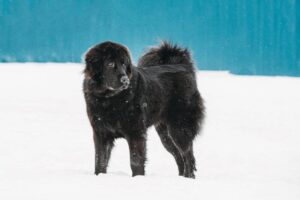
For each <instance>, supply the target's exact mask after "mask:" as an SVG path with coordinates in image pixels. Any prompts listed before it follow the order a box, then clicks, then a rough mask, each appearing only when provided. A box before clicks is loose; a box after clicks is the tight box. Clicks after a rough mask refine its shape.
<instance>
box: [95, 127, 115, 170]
mask: <svg viewBox="0 0 300 200" xmlns="http://www.w3.org/2000/svg"><path fill="white" fill-rule="evenodd" d="M93 138H94V144H95V174H96V175H98V174H99V173H106V170H107V166H108V162H109V158H110V154H111V150H112V148H113V139H109V138H106V137H104V135H103V134H101V133H100V132H94V137H93Z"/></svg>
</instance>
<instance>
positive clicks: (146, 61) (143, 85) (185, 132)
mask: <svg viewBox="0 0 300 200" xmlns="http://www.w3.org/2000/svg"><path fill="white" fill-rule="evenodd" d="M85 62H86V67H85V70H84V74H85V79H84V84H83V90H84V96H85V100H86V105H87V113H88V117H89V120H90V123H91V125H92V128H93V132H94V134H93V136H94V143H95V174H96V175H98V174H99V173H106V169H107V166H108V162H109V158H110V153H111V150H112V148H113V144H114V140H115V139H116V138H125V139H126V140H127V142H128V144H129V150H130V164H131V169H132V175H133V176H135V175H144V174H145V170H144V168H145V166H144V165H145V161H146V132H147V128H148V127H149V126H152V125H154V126H155V128H156V130H157V132H158V134H159V136H160V139H161V141H162V143H163V145H164V147H165V148H166V149H167V150H168V151H169V152H170V153H171V154H172V155H173V156H174V157H175V160H176V162H177V165H178V169H179V175H182V176H185V177H191V178H194V177H195V175H194V171H195V170H196V166H195V158H194V155H193V140H194V138H195V136H196V135H197V134H198V132H199V129H200V127H201V124H202V121H203V118H204V106H203V101H202V98H201V96H200V94H199V92H198V89H197V85H196V80H195V73H194V67H193V64H192V60H191V57H190V53H189V52H188V50H187V49H182V48H179V47H177V46H176V45H175V46H173V45H171V44H168V43H166V42H165V43H162V44H161V45H160V46H159V47H157V48H152V49H150V50H149V51H148V52H146V54H144V55H143V56H142V57H141V58H140V60H139V63H138V67H134V66H133V65H132V62H131V58H130V54H129V52H128V50H127V48H126V47H124V46H122V45H120V44H116V43H113V42H104V43H101V44H99V45H96V46H94V47H92V48H91V49H89V50H88V52H87V53H86V55H85Z"/></svg>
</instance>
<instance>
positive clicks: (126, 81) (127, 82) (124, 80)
mask: <svg viewBox="0 0 300 200" xmlns="http://www.w3.org/2000/svg"><path fill="white" fill-rule="evenodd" d="M120 81H121V83H123V84H127V85H128V84H129V78H128V77H127V76H122V77H121V79H120Z"/></svg>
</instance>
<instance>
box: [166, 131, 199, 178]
mask: <svg viewBox="0 0 300 200" xmlns="http://www.w3.org/2000/svg"><path fill="white" fill-rule="evenodd" d="M169 128H170V129H169V130H170V135H171V138H172V139H173V141H174V143H175V145H176V146H177V147H178V149H179V151H180V153H181V155H182V158H183V162H184V172H183V176H184V177H188V178H195V174H194V171H196V164H195V157H194V154H193V139H194V137H193V136H192V135H193V134H191V131H192V130H191V129H190V128H189V127H182V126H181V127H180V126H176V125H171V126H169Z"/></svg>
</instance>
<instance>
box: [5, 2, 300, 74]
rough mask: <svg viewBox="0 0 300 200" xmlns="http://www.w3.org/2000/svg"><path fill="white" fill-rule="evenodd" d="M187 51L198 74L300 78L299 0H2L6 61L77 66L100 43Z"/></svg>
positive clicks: (134, 49) (135, 52)
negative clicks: (163, 44) (166, 44)
mask: <svg viewBox="0 0 300 200" xmlns="http://www.w3.org/2000/svg"><path fill="white" fill-rule="evenodd" d="M159 39H167V40H170V41H173V42H175V43H178V44H180V45H183V46H186V47H189V48H190V49H191V50H192V52H193V56H194V58H195V60H196V64H197V66H198V67H199V68H200V69H207V70H229V71H231V72H232V73H237V74H259V75H290V76H300V1H299V0H186V1H184V0H160V1H159V0H151V1H150V0H118V1H117V0H77V1H71V0H0V61H1V62H27V61H30V62H33V61H34V62H80V58H81V55H82V54H83V53H84V52H85V50H86V49H87V48H88V47H90V46H91V45H93V44H95V43H99V42H102V41H105V40H112V41H116V42H120V43H123V44H125V45H127V46H128V47H129V49H130V50H131V52H132V55H133V58H134V60H135V61H137V59H138V57H139V55H140V54H141V53H142V52H143V50H144V49H145V47H147V46H149V45H154V44H157V42H158V41H159Z"/></svg>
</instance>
